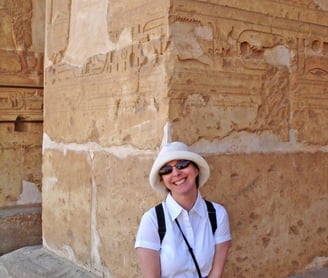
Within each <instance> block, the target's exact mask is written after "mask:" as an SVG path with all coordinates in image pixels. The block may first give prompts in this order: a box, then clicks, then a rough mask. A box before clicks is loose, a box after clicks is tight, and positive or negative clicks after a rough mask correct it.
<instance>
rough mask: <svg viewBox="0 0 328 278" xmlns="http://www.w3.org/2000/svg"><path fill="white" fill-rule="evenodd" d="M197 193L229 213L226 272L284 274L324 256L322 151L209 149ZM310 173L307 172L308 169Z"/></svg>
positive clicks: (325, 161) (326, 165) (326, 196)
mask: <svg viewBox="0 0 328 278" xmlns="http://www.w3.org/2000/svg"><path fill="white" fill-rule="evenodd" d="M207 160H208V161H209V163H210V164H211V177H210V180H209V182H208V185H206V186H205V187H204V189H203V190H202V192H203V195H204V196H205V197H206V198H208V199H210V200H213V201H217V202H219V203H223V204H224V205H225V207H226V208H227V210H228V212H229V214H230V222H231V230H232V236H233V244H232V248H231V250H230V254H229V259H228V263H227V268H226V273H227V274H226V275H227V277H284V276H287V275H288V274H289V273H292V272H297V271H298V270H300V269H304V268H305V267H306V265H307V264H309V262H311V261H312V260H313V259H314V258H315V257H316V256H323V257H324V256H326V257H327V250H328V249H327V248H328V246H327V244H326V243H325V242H326V241H327V231H328V226H327V223H328V213H327V211H328V202H327V200H328V192H327V178H328V176H327V175H328V156H327V154H326V153H316V154H305V153H299V154H266V155H263V154H252V155H250V154H249V155H230V156H226V155H220V156H215V155H212V156H210V157H207ZM309 173H311V175H310V174H309Z"/></svg>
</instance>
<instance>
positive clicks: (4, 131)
mask: <svg viewBox="0 0 328 278" xmlns="http://www.w3.org/2000/svg"><path fill="white" fill-rule="evenodd" d="M25 127H26V131H24V132H19V131H15V122H6V123H4V122H0V138H1V141H0V147H1V148H0V154H1V155H0V169H1V171H0V207H1V206H9V205H15V204H17V201H18V200H19V199H20V195H21V194H22V193H23V184H24V182H27V183H31V184H33V185H34V186H35V187H36V189H37V190H38V191H39V192H41V190H42V189H41V161H42V154H41V145H42V132H43V128H42V123H25ZM38 194H39V193H38ZM32 199H33V198H32ZM26 201H27V200H26ZM31 203H33V201H31Z"/></svg>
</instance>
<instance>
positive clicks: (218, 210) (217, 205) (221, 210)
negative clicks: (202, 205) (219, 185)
mask: <svg viewBox="0 0 328 278" xmlns="http://www.w3.org/2000/svg"><path fill="white" fill-rule="evenodd" d="M206 201H208V202H211V203H212V204H213V206H214V208H215V211H216V213H217V214H226V213H227V210H226V209H225V207H224V205H223V204H220V203H217V202H213V201H210V200H206Z"/></svg>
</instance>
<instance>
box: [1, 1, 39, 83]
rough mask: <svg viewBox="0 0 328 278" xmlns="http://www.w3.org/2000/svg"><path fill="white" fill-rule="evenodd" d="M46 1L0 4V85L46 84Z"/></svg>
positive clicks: (4, 2) (5, 2) (6, 2)
mask: <svg viewBox="0 0 328 278" xmlns="http://www.w3.org/2000/svg"><path fill="white" fill-rule="evenodd" d="M44 11H45V1H43V0H26V1H23V2H22V1H18V0H4V1H2V3H1V7H0V26H1V28H0V72H1V74H0V84H2V85H12V84H15V85H23V86H42V85H43V52H44V50H43V48H44V26H45V25H44V23H45V22H44V19H45V12H44Z"/></svg>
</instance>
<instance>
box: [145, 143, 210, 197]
mask: <svg viewBox="0 0 328 278" xmlns="http://www.w3.org/2000/svg"><path fill="white" fill-rule="evenodd" d="M184 159H186V160H190V161H192V162H194V163H195V164H196V165H197V166H198V169H199V180H198V182H199V184H198V185H199V187H201V186H203V185H204V184H205V183H206V182H207V180H208V178H209V176H210V169H209V166H208V164H207V162H206V160H205V159H204V158H203V157H202V156H200V155H199V154H197V153H195V152H193V151H191V150H190V148H189V147H188V146H187V145H186V144H184V143H182V142H171V143H167V144H166V145H165V146H164V147H163V148H162V149H161V151H160V152H159V154H158V156H157V158H156V160H155V161H154V164H153V166H152V168H151V170H150V174H149V182H150V185H151V186H152V188H153V189H155V190H156V191H158V192H160V193H163V194H165V193H167V192H168V191H167V190H166V187H165V185H164V183H163V181H162V179H161V177H160V175H159V170H160V169H161V168H162V167H163V166H164V165H165V164H166V163H168V162H170V161H172V160H184Z"/></svg>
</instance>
